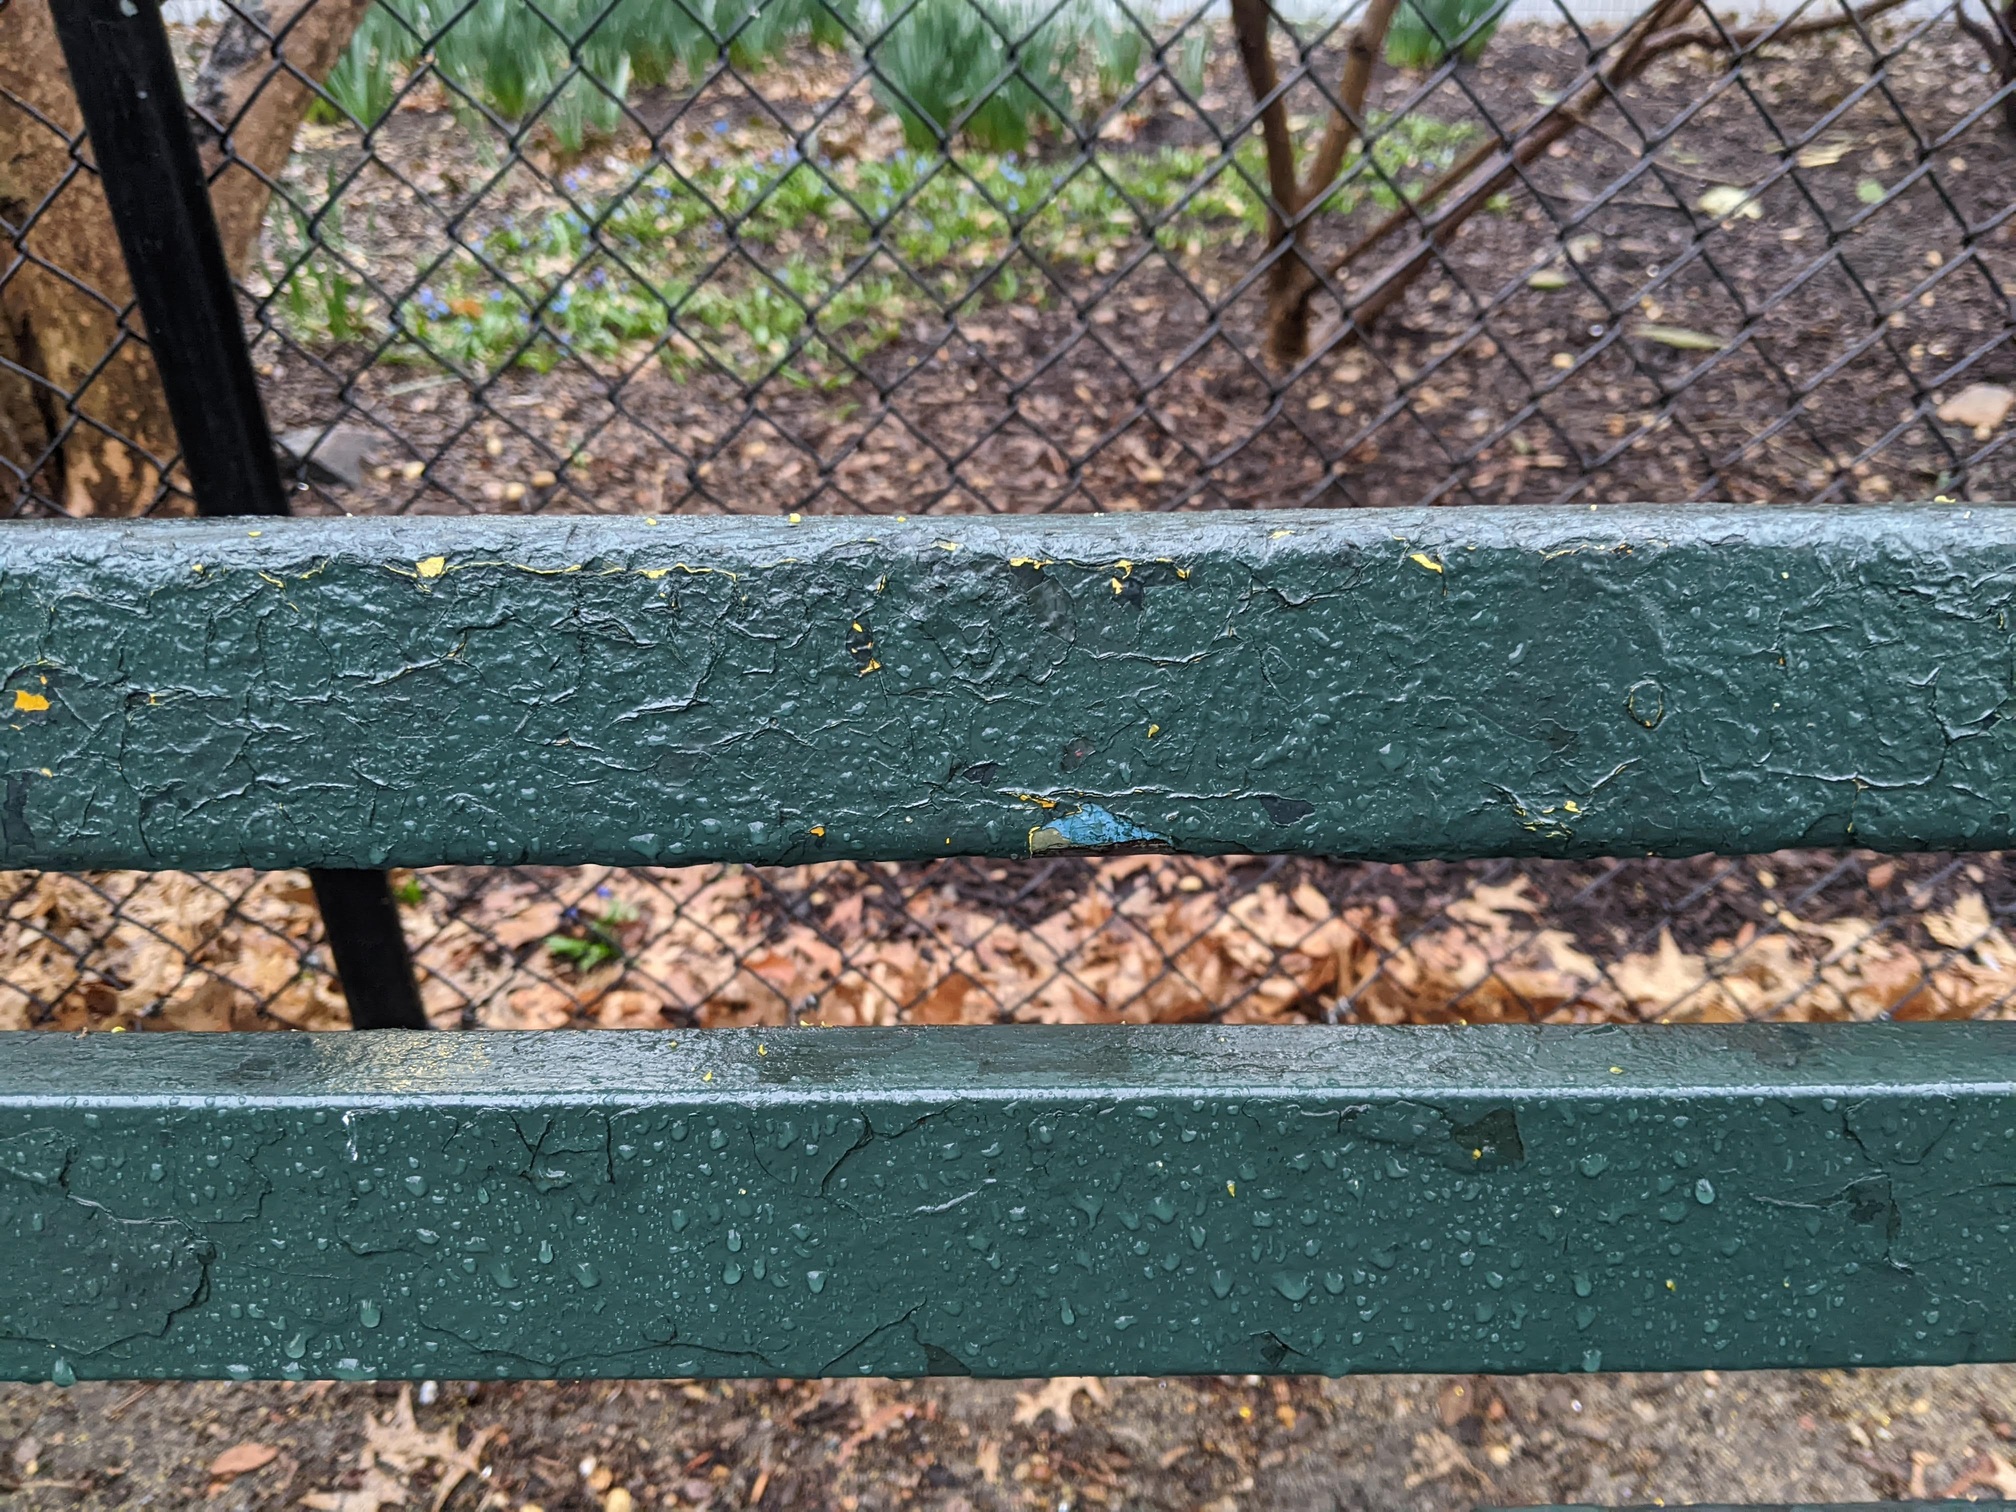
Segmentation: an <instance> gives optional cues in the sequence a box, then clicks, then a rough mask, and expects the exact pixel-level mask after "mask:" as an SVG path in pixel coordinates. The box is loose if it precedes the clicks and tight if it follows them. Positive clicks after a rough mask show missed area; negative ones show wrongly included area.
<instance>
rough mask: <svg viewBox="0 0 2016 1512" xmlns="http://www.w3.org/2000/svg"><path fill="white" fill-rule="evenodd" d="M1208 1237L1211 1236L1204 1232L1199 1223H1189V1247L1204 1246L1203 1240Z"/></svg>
mask: <svg viewBox="0 0 2016 1512" xmlns="http://www.w3.org/2000/svg"><path fill="white" fill-rule="evenodd" d="M1210 1237H1211V1236H1210V1235H1209V1234H1207V1233H1205V1232H1204V1230H1203V1227H1202V1226H1201V1225H1199V1224H1195V1223H1193V1224H1191V1225H1190V1248H1192V1249H1202V1248H1204V1241H1205V1240H1206V1239H1208V1238H1210Z"/></svg>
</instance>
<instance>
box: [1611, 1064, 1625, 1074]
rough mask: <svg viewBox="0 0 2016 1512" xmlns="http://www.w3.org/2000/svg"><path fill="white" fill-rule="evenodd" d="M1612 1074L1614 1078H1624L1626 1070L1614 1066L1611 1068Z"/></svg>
mask: <svg viewBox="0 0 2016 1512" xmlns="http://www.w3.org/2000/svg"><path fill="white" fill-rule="evenodd" d="M1610 1074H1611V1075H1612V1076H1622V1075H1623V1074H1624V1068H1623V1067H1622V1066H1612V1067H1611V1068H1610Z"/></svg>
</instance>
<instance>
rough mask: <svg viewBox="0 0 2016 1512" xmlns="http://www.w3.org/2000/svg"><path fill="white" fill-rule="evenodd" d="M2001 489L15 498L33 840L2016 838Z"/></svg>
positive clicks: (580, 847) (956, 849) (1503, 849)
mask: <svg viewBox="0 0 2016 1512" xmlns="http://www.w3.org/2000/svg"><path fill="white" fill-rule="evenodd" d="M2012 586H2016V511H2012V510H2009V509H2001V508H1979V507H1977V508H1973V509H1967V510H1962V509H1959V508H1945V507H1930V506H1927V507H1918V508H1895V509H1843V510H1831V511H1830V510H1812V509H1780V510H1749V511H1743V512H1740V513H1735V512H1729V511H1725V510H1719V509H1717V508H1713V507H1700V508H1694V509H1684V510H1683V509H1676V510H1651V509H1624V508H1619V509H1608V508H1606V509H1602V510H1597V511H1590V510H1587V509H1555V510H1544V509H1543V510H1535V509H1527V510H1517V509H1507V510H1493V511H1488V512H1485V511H1469V510H1445V511H1440V512H1390V511H1377V510H1372V511H1359V512H1342V513H1324V514H1305V513H1281V514H1262V515H1238V516H1224V515H1216V516H1208V515H1200V516H1189V517H1166V518H1139V517H1134V518H1127V519H1117V520H1116V519H1111V518H1095V519H1077V520H1009V521H998V522H988V521H977V520H969V519H956V520H954V519H946V520H938V521H911V522H908V523H899V522H897V521H894V520H887V519H880V520H871V519H848V520H823V521H819V520H806V521H804V522H802V523H800V524H796V525H794V524H790V523H788V522H784V521H779V520H752V519H733V520H697V519H672V518H665V519H659V520H655V521H652V520H646V519H642V518H624V519H618V518H598V519H590V520H581V519H566V520H562V519H551V520H499V519H486V518H476V519H467V518H464V519H451V520H442V519H406V520H361V519H358V520H338V521H318V520H299V521H266V522H261V523H258V524H251V525H248V524H246V523H245V522H236V521H209V522H151V523H145V522H143V523H110V522H94V523H76V524H64V523H52V524H11V525H7V526H5V527H4V528H0V633H4V644H5V645H6V646H7V648H8V658H7V660H8V684H7V686H6V687H5V688H4V689H0V707H4V710H5V713H6V717H7V719H8V721H9V728H8V729H7V730H6V731H5V732H4V738H5V740H6V751H7V756H6V762H5V770H4V777H5V789H4V794H0V800H4V801H0V864H4V865H6V866H10V867H49V868H61V869H80V868H97V867H187V868H197V869H202V868H215V867H227V866H235V865H253V866H282V865H313V866H323V867H347V866H380V865H385V864H414V865H419V864H433V863H446V862H469V863H511V862H520V861H538V862H554V863H576V862H600V863H612V864H613V863H630V864H636V863H666V864H672V863H686V862H694V861H705V860H739V861H752V862H755V861H760V862H802V861H810V860H822V859H836V858H841V857H876V858H884V859H901V858H914V857H927V856H942V855H951V854H984V855H989V856H1024V855H1030V854H1038V855H1041V854H1046V853H1051V852H1063V851H1069V850H1073V849H1099V848H1105V847H1110V846H1116V845H1145V846H1170V847H1173V848H1176V849H1180V850H1187V851H1200V852H1224V851H1252V852H1269V853H1275V852H1304V853H1318V854H1334V855H1350V856H1369V857H1384V858H1393V859H1407V858H1417V857H1428V856H1440V857H1463V856H1484V855H1502V854H1557V855H1558V854H1572V855H1589V854H1603V853H1609V854H1627V853H1645V852H1660V853H1690V852H1698V851H1701V850H1706V849H1715V850H1723V851H1758V850H1769V849H1774V848H1777V847H1781V846H1788V845H1817V846H1842V845H1862V846H1871V847H1876V848H1887V849H1911V848H1920V849H1922V848H1937V849H1954V848H1985V847H1999V846H2004V845H2007V844H2009V843H2010V840H2011V830H2012V820H2011V814H2012V811H2016V804H2012V801H2011V792H2012V788H2016V723H2012V722H2010V721H2005V720H2003V719H2002V718H2001V715H2002V712H2003V710H2004V709H2005V707H2006V706H2007V705H2008V703H2009V701H2010V698H2011V691H2012V667H2016V657H2012V651H2016V643H2012V632H2011V628H2010V625H2009V622H2008V605H2009V601H2010V597H2011V592H2012Z"/></svg>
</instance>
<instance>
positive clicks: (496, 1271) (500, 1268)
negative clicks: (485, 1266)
mask: <svg viewBox="0 0 2016 1512" xmlns="http://www.w3.org/2000/svg"><path fill="white" fill-rule="evenodd" d="M490 1279H491V1280H493V1281H495V1282H496V1283H497V1284H498V1285H499V1286H501V1287H502V1288H504V1290H505V1291H516V1290H517V1289H518V1278H517V1277H516V1276H514V1275H513V1274H511V1262H510V1261H509V1260H499V1261H497V1262H496V1263H495V1264H493V1265H492V1266H491V1267H490Z"/></svg>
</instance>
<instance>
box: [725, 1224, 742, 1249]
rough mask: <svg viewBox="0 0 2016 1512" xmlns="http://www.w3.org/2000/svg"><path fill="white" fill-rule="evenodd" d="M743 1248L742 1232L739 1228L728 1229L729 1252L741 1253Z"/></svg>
mask: <svg viewBox="0 0 2016 1512" xmlns="http://www.w3.org/2000/svg"><path fill="white" fill-rule="evenodd" d="M741 1249H742V1234H741V1231H740V1230H738V1229H730V1230H728V1253H729V1254H731V1255H734V1254H739V1253H740V1252H741Z"/></svg>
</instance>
